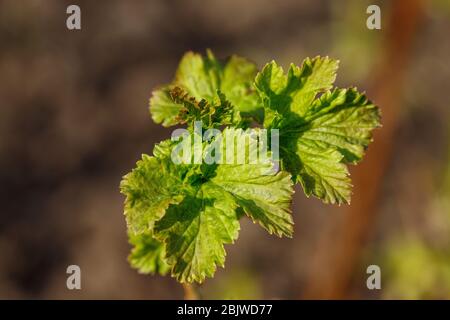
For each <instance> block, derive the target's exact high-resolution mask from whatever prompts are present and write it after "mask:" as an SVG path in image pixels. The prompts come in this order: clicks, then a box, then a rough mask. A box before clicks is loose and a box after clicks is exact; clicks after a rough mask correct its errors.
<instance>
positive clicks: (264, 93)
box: [255, 57, 338, 124]
mask: <svg viewBox="0 0 450 320" xmlns="http://www.w3.org/2000/svg"><path fill="white" fill-rule="evenodd" d="M337 68H338V61H336V60H332V59H329V58H328V57H325V58H322V57H316V58H314V59H309V58H306V59H305V60H304V61H303V64H302V66H301V67H298V66H295V65H294V64H291V65H290V67H289V71H288V74H287V75H285V74H284V72H283V68H282V67H280V66H278V65H277V63H276V62H275V61H272V62H270V63H268V64H266V65H265V66H264V68H263V69H262V70H261V71H260V72H259V73H258V75H257V76H256V79H255V86H256V88H257V90H258V92H259V94H260V97H261V99H262V100H263V102H264V106H265V107H266V118H267V120H266V122H265V124H269V123H270V122H271V121H272V120H273V118H274V116H275V115H276V114H286V113H288V112H295V113H297V114H298V115H300V116H301V115H303V114H304V113H305V111H306V110H307V108H308V107H309V106H310V105H311V103H312V101H313V100H314V98H315V97H316V95H317V94H318V93H320V92H323V91H325V90H328V89H330V88H331V87H332V85H333V82H334V80H335V78H336V70H337Z"/></svg>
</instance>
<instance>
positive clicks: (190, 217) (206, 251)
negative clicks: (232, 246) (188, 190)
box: [155, 183, 239, 282]
mask: <svg viewBox="0 0 450 320" xmlns="http://www.w3.org/2000/svg"><path fill="white" fill-rule="evenodd" d="M238 231H239V220H238V217H237V214H236V204H235V202H234V201H233V199H232V198H231V196H229V195H227V194H226V193H224V192H222V190H220V189H218V188H217V187H215V186H214V185H213V184H210V183H206V184H204V185H202V187H201V188H200V189H199V190H198V192H197V193H196V194H195V195H193V196H186V197H185V198H184V200H183V201H182V202H181V203H180V204H179V205H176V206H171V207H170V208H169V209H168V210H167V213H166V215H165V216H164V217H163V218H162V219H161V220H160V221H158V222H157V223H156V225H155V236H156V237H157V238H158V239H160V240H161V241H164V243H165V244H166V250H167V255H166V256H167V261H168V263H169V264H170V265H171V266H172V276H174V277H176V279H177V280H178V281H179V282H194V281H196V282H203V281H204V279H205V277H212V276H213V274H214V272H215V270H216V266H217V265H219V266H224V263H225V249H224V246H223V245H224V244H225V243H232V242H234V240H235V239H237V236H238Z"/></svg>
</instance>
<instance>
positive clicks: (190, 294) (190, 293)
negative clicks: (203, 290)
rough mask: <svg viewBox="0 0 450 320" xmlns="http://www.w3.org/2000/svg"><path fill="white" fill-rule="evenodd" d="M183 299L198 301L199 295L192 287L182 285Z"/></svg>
mask: <svg viewBox="0 0 450 320" xmlns="http://www.w3.org/2000/svg"><path fill="white" fill-rule="evenodd" d="M183 289H184V299H185V300H199V298H200V297H199V294H198V292H197V290H196V288H195V287H194V285H192V284H189V283H183Z"/></svg>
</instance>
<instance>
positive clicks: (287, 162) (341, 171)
mask: <svg viewBox="0 0 450 320" xmlns="http://www.w3.org/2000/svg"><path fill="white" fill-rule="evenodd" d="M337 66H338V62H337V61H334V60H331V59H329V58H320V57H316V58H314V59H312V60H310V59H306V60H305V61H304V62H303V64H302V66H301V67H297V66H295V65H291V67H290V68H289V72H288V74H287V75H285V74H284V73H283V70H282V68H281V67H279V66H278V65H277V64H276V63H275V62H271V63H270V64H268V65H266V66H265V67H264V68H263V70H262V71H261V72H260V73H259V74H258V75H257V76H256V79H255V86H256V87H257V89H258V92H259V94H260V96H261V98H262V100H263V102H264V107H265V111H266V118H265V121H264V124H265V126H267V127H269V128H277V129H279V130H280V155H281V160H282V168H284V169H286V170H288V171H289V172H290V173H291V174H292V176H293V179H294V181H296V182H299V183H300V184H301V185H302V186H303V189H304V191H305V193H306V195H308V196H309V195H311V194H313V195H315V196H316V197H318V198H320V199H322V200H324V202H326V203H348V202H349V201H350V194H351V183H350V179H349V178H348V171H347V168H346V167H345V165H343V162H344V163H347V162H352V163H356V162H357V161H359V160H361V158H362V156H363V154H364V150H365V148H366V147H367V146H368V144H369V142H370V141H371V139H372V136H371V132H372V130H373V129H374V128H375V127H377V126H378V125H379V120H380V116H379V111H378V108H377V107H376V106H375V105H373V104H372V103H371V102H370V101H369V100H368V99H367V98H366V97H365V96H364V95H363V94H361V93H358V92H357V91H356V89H334V90H333V91H329V89H330V88H331V87H332V85H333V82H334V80H335V77H336V70H337ZM321 93H322V95H321V96H320V97H318V95H319V94H321Z"/></svg>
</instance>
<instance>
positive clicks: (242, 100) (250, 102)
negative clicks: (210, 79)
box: [220, 55, 264, 123]
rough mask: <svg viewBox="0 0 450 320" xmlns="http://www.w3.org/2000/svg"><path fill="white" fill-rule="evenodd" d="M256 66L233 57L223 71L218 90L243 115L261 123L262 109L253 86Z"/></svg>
mask: <svg viewBox="0 0 450 320" xmlns="http://www.w3.org/2000/svg"><path fill="white" fill-rule="evenodd" d="M257 71H258V70H257V68H256V65H255V64H254V63H252V62H250V61H248V60H247V59H245V58H242V57H239V56H236V55H233V56H231V58H230V59H229V60H228V62H227V64H226V65H225V68H224V71H223V78H222V82H221V87H220V90H221V91H222V92H223V93H224V94H225V96H226V98H227V99H228V100H229V101H230V102H231V104H232V105H233V106H235V107H236V109H237V110H238V111H239V112H240V113H241V114H242V115H243V116H248V117H253V118H254V119H255V120H256V121H258V122H260V123H262V120H263V117H264V109H263V106H262V103H261V101H260V99H259V96H258V94H257V92H256V90H255V88H254V86H253V80H254V79H255V76H256V73H257Z"/></svg>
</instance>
